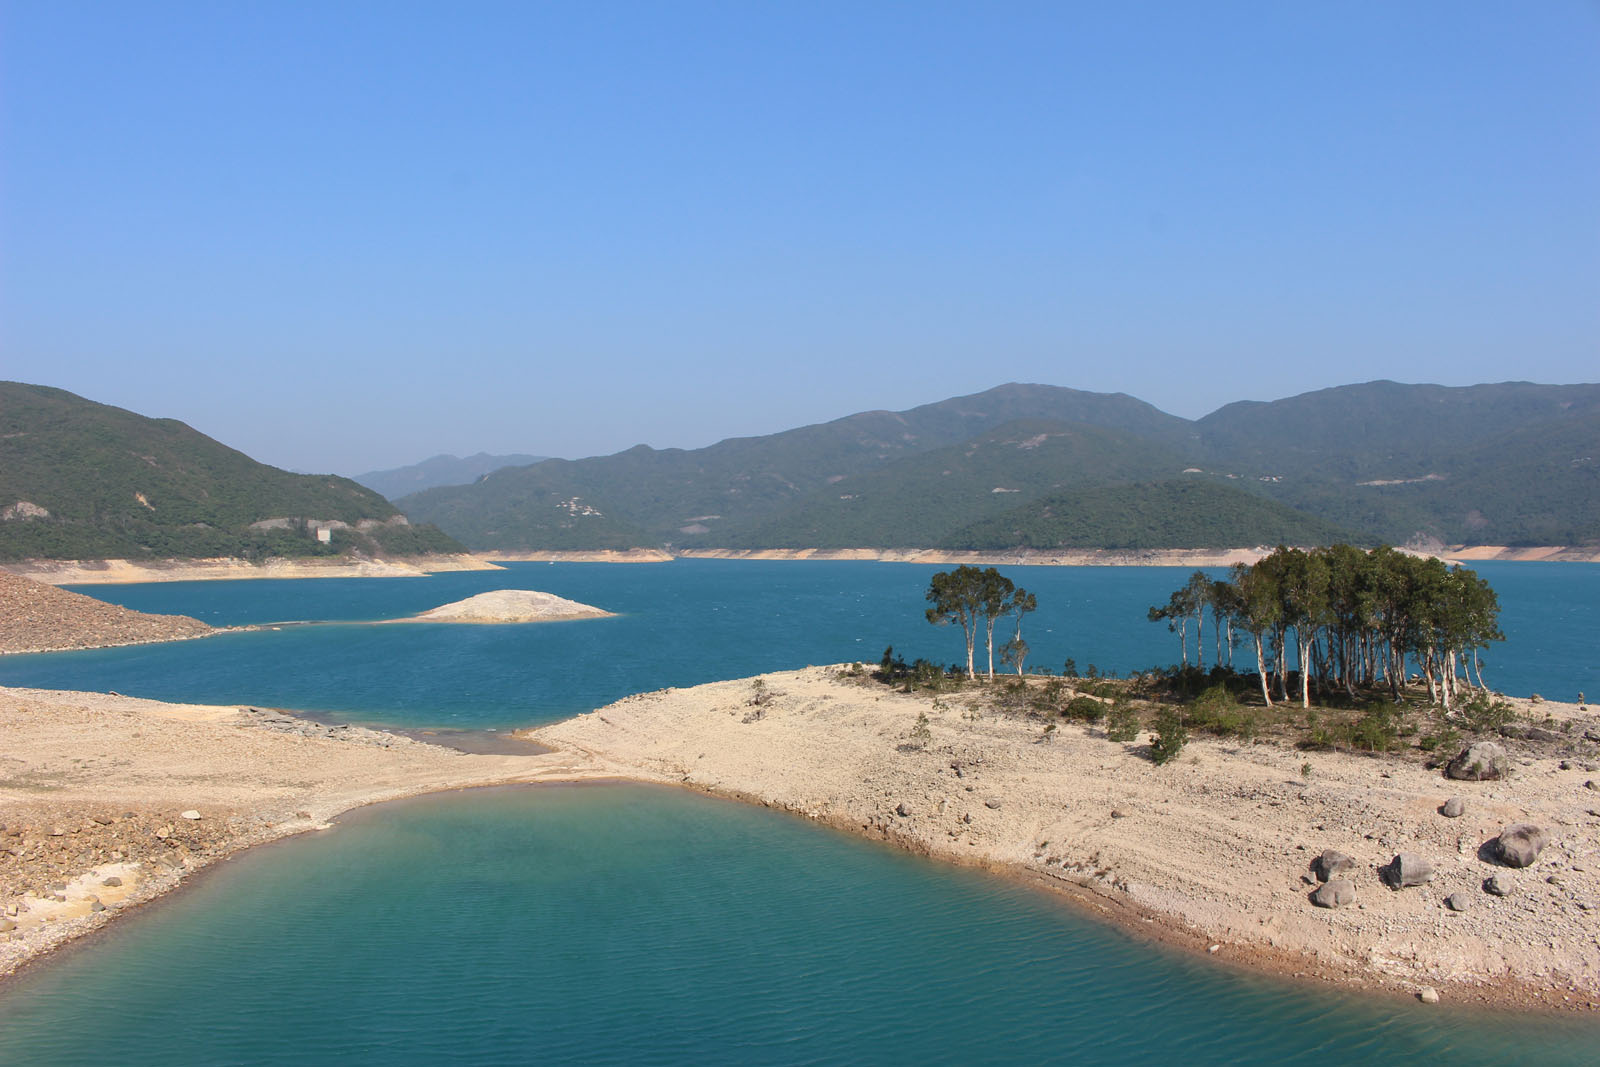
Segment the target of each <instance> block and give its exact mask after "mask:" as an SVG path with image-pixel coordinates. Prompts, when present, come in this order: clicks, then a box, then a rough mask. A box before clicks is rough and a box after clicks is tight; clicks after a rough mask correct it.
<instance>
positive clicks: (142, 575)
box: [0, 545, 1600, 585]
mask: <svg viewBox="0 0 1600 1067" xmlns="http://www.w3.org/2000/svg"><path fill="white" fill-rule="evenodd" d="M1273 547H1274V546H1270V545H1257V546H1254V547H1249V548H1245V547H1239V548H1163V549H1137V550H1124V549H1109V548H1096V549H1072V550H1061V551H1044V550H1038V549H1015V550H1011V551H1006V552H988V551H983V552H979V551H953V550H950V549H941V548H762V549H735V548H683V549H676V550H673V551H667V550H665V549H656V548H630V549H593V550H589V549H582V550H568V549H551V550H549V551H533V550H529V551H488V552H470V553H464V554H457V555H448V556H418V557H410V558H405V559H390V560H347V559H329V558H314V559H270V560H265V561H262V562H251V561H249V560H243V559H203V560H152V561H136V560H120V559H112V560H39V559H34V560H13V561H11V562H9V563H4V564H0V570H6V571H10V572H11V573H13V574H19V575H22V576H23V577H26V578H32V579H33V580H34V581H39V582H46V583H48V584H50V585H129V584H134V583H141V582H196V581H234V580H239V579H249V578H417V577H423V576H426V575H429V574H443V573H449V572H454V571H486V570H500V569H502V568H501V567H500V564H502V563H671V562H672V561H673V560H675V559H731V560H767V561H808V560H822V561H828V560H836V561H860V562H876V563H924V564H935V565H940V566H945V565H951V564H971V565H974V566H983V567H991V566H1001V567H1003V566H1021V567H1231V566H1233V565H1234V564H1236V563H1245V564H1252V563H1255V562H1256V561H1258V560H1260V559H1261V558H1262V557H1263V556H1265V555H1267V554H1268V553H1270V552H1271V551H1272V548H1273ZM1405 551H1408V552H1412V553H1414V554H1416V555H1432V556H1437V557H1438V558H1440V559H1442V560H1444V561H1445V562H1447V563H1477V562H1489V561H1493V562H1500V563H1600V548H1593V547H1585V546H1571V545H1543V546H1523V547H1512V546H1506V545H1469V546H1462V545H1454V546H1450V545H1447V546H1441V547H1439V548H1438V549H1436V550H1433V551H1422V550H1417V549H1406V550H1405Z"/></svg>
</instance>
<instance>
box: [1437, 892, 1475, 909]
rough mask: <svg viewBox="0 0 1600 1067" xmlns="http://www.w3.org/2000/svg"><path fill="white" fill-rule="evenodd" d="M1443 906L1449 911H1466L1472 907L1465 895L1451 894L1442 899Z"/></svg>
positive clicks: (1469, 899)
mask: <svg viewBox="0 0 1600 1067" xmlns="http://www.w3.org/2000/svg"><path fill="white" fill-rule="evenodd" d="M1444 906H1445V907H1447V908H1449V909H1450V910H1451V911H1466V910H1467V909H1468V908H1469V907H1471V906H1472V900H1471V898H1470V897H1468V896H1467V895H1466V894H1465V893H1451V894H1450V895H1449V896H1447V897H1445V898H1444Z"/></svg>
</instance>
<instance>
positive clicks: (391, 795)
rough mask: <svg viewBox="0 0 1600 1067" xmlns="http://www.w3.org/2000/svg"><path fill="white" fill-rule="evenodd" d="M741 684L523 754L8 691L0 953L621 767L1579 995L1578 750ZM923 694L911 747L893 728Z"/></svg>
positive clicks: (1451, 989)
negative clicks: (1387, 742) (299, 839)
mask: <svg viewBox="0 0 1600 1067" xmlns="http://www.w3.org/2000/svg"><path fill="white" fill-rule="evenodd" d="M763 686H764V689H765V691H766V693H767V694H768V698H767V699H764V700H762V701H760V702H753V701H754V700H755V693H756V689H755V684H754V680H753V679H741V680H737V681H729V682H718V683H711V684H708V685H702V686H696V687H693V688H690V689H682V690H664V691H660V692H656V693H648V694H641V695H638V696H633V697H629V698H627V699H625V700H622V701H619V702H617V703H615V704H612V705H609V706H607V707H604V708H601V709H598V710H597V711H594V712H591V713H589V714H586V715H582V716H578V717H576V718H574V719H570V720H567V721H565V722H561V723H556V724H553V725H550V726H546V727H541V728H537V729H531V730H526V731H519V733H518V736H521V737H526V738H528V739H531V740H533V741H536V742H538V743H539V744H541V745H544V746H547V747H548V749H549V750H550V751H548V752H545V753H541V754H537V755H520V754H519V755H506V754H496V755H467V754H464V753H462V752H458V751H454V750H451V749H446V748H442V747H439V746H436V745H432V744H425V743H419V742H417V741H415V740H413V739H412V738H409V737H405V736H401V735H397V734H392V733H386V732H383V731H373V730H366V729H363V728H359V727H346V726H338V725H333V726H329V725H325V724H319V723H315V722H312V721H310V720H306V719H302V718H298V717H296V716H294V715H292V714H289V713H284V712H277V711H262V710H260V709H248V708H238V707H222V706H218V707H211V706H199V705H177V704H168V703H162V702H159V701H149V700H139V699H135V698H129V697H119V696H112V695H103V694H90V693H72V692H57V691H41V690H25V689H0V975H4V974H6V973H9V972H11V971H14V970H15V969H16V968H18V967H19V966H21V965H22V964H24V963H25V962H27V961H29V960H31V959H38V958H41V957H43V956H45V955H46V954H48V953H49V952H50V951H52V950H53V949H54V948H55V947H57V946H59V945H61V944H64V943H66V942H68V941H70V940H72V939H74V938H77V937H80V936H82V935H84V934H87V933H90V932H92V931H93V930H95V929H98V928H100V927H101V926H103V925H105V923H106V922H108V921H109V920H110V919H111V918H113V917H115V916H116V915H118V914H120V913H122V912H124V911H126V910H127V909H128V908H130V907H133V906H135V905H137V904H139V903H142V902H144V901H148V900H151V899H154V898H156V897H158V896H160V895H162V894H165V893H167V892H169V891H170V890H172V889H174V888H177V887H178V886H180V885H182V884H183V882H184V880H185V878H186V877H187V876H188V875H190V874H192V873H193V872H195V871H198V870H201V869H204V868H205V867H207V866H209V865H210V864H211V863H214V862H216V861H217V860H219V859H222V858H224V857H226V856H228V855H231V854H233V853H235V852H237V851H239V850H241V849H243V848H247V847H249V846H251V845H254V844H259V843H263V842H266V841H272V840H277V839H280V838H283V837H287V836H291V835H293V834H297V833H301V832H305V831H308V830H316V829H323V828H326V826H327V825H328V821H329V820H330V819H332V818H334V817H335V816H336V815H338V814H340V813H341V812H345V811H349V810H351V809H353V808H357V807H361V806H364V805H367V804H374V803H381V802H384V801H387V800H394V799H399V798H403V797H412V796H417V795H420V794H424V793H430V792H438V791H446V790H454V789H461V788H468V787H474V786H486V785H512V784H528V783H541V782H575V781H592V780H603V779H632V780H636V781H643V782H650V783H657V784H664V785H672V786H677V787H681V788H690V789H695V790H698V791H702V792H705V793H708V794H711V795H716V796H721V797H725V798H729V799H735V800H740V801H745V802H750V803H757V804H762V805H765V806H769V807H773V808H777V809H780V810H784V811H789V812H793V813H795V814H797V815H799V816H802V817H805V818H808V819H812V820H815V821H819V822H822V823H824V824H826V825H829V826H832V827H836V828H838V829H841V830H844V831H847V832H850V833H853V834H858V835H863V836H866V837H869V838H872V839H875V840H879V841H883V842H885V843H888V844H892V845H895V846H897V847H901V848H905V849H909V850H911V851H914V852H917V853H920V854H924V855H927V856H930V857H933V858H936V859H940V860H944V861H949V862H956V863H961V864H964V865H970V866H978V867H983V868H986V869H989V870H991V871H994V872H996V873H1000V874H1002V875H1006V876H1011V877H1017V878H1021V879H1025V880H1028V881H1031V882H1034V883H1036V884H1039V885H1041V886H1044V887H1047V888H1049V889H1052V890H1055V891H1057V892H1059V893H1062V894H1063V895H1064V896H1066V897H1067V898H1068V899H1070V900H1072V901H1074V902H1076V903H1077V904H1078V905H1080V906H1081V907H1082V908H1083V909H1084V910H1086V911H1088V912H1090V913H1092V914H1094V915H1096V916H1098V917H1100V918H1103V919H1106V920H1108V921H1114V922H1117V923H1119V924H1121V925H1125V926H1127V927H1128V928H1130V929H1131V930H1133V931H1135V932H1136V933H1137V934H1139V935H1140V936H1143V937H1147V938H1152V939H1155V940H1159V941H1162V942H1166V943H1169V944H1173V945H1177V946H1180V947H1183V948H1187V949H1191V950H1194V951H1197V952H1202V953H1208V958H1210V959H1214V960H1215V961H1216V962H1217V963H1218V964H1219V965H1228V966H1235V967H1243V968H1248V969H1251V970H1256V971H1266V972H1269V973H1274V974H1279V975H1282V976H1285V977H1297V978H1312V979H1319V980H1325V981H1331V982H1335V983H1338V984H1340V985H1342V986H1345V987H1349V988H1354V989H1361V990H1366V991H1378V992H1384V991H1387V992H1393V993H1401V994H1405V995H1414V994H1415V993H1416V992H1417V991H1418V990H1419V989H1421V988H1423V987H1425V986H1426V987H1433V988H1435V989H1438V990H1440V991H1441V992H1442V995H1443V997H1444V998H1445V999H1447V1000H1450V1001H1453V1002H1483V1003H1487V1004H1492V1005H1497V1006H1506V1007H1517V1008H1526V1007H1530V1006H1541V1007H1546V1008H1553V1009H1560V1010H1578V1011H1592V1010H1595V1009H1596V1006H1597V1004H1600V838H1597V836H1596V831H1597V829H1600V792H1597V790H1596V788H1595V787H1592V786H1587V785H1586V783H1588V782H1590V781H1593V780H1594V779H1595V778H1597V777H1600V772H1597V770H1596V767H1595V765H1594V764H1593V763H1589V764H1587V765H1586V764H1585V763H1584V762H1583V761H1582V758H1581V757H1580V758H1578V759H1567V760H1565V761H1563V760H1560V759H1557V758H1556V757H1555V756H1553V755H1551V754H1550V752H1548V751H1538V750H1533V749H1529V750H1526V751H1521V752H1518V751H1516V749H1515V745H1514V744H1513V745H1511V747H1512V748H1513V753H1514V755H1515V756H1516V763H1517V768H1516V773H1515V774H1514V776H1513V777H1512V778H1511V779H1509V780H1507V781H1504V782H1484V783H1472V782H1452V781H1448V780H1445V779H1444V778H1442V776H1441V775H1440V774H1439V772H1438V771H1436V770H1428V769H1425V768H1423V767H1422V766H1421V765H1420V764H1418V763H1416V762H1414V761H1407V760H1403V759H1388V758H1386V759H1377V758H1373V757H1369V756H1363V755H1352V754H1343V753H1331V752H1314V753H1305V752H1300V751H1296V750H1294V749H1289V748H1285V747H1280V746H1276V745H1273V744H1267V743H1262V744H1240V743H1237V742H1221V741H1217V740H1215V739H1210V738H1203V737H1202V738H1196V739H1194V740H1192V741H1191V743H1190V745H1189V747H1188V748H1187V749H1185V751H1184V753H1183V755H1182V757H1181V759H1180V760H1179V761H1178V763H1176V764H1174V765H1171V766H1168V767H1157V766H1155V765H1153V764H1151V763H1150V762H1149V761H1148V760H1147V759H1145V758H1144V757H1143V755H1142V754H1141V749H1142V745H1140V744H1126V745H1125V744H1118V743H1113V742H1110V741H1108V740H1106V739H1105V738H1104V736H1103V735H1102V734H1101V733H1100V731H1098V730H1097V729H1093V728H1086V727H1081V726H1078V725H1075V724H1072V723H1068V722H1066V721H1064V720H1059V721H1058V722H1057V730H1056V731H1054V732H1053V733H1052V740H1050V741H1048V742H1046V741H1044V740H1043V720H1038V721H1034V720H1032V719H1030V718H1028V717H1026V716H997V715H995V714H992V713H977V712H974V711H973V710H971V708H969V707H968V705H967V703H966V702H964V701H963V699H962V697H961V696H960V695H951V696H950V697H948V698H947V699H946V700H943V701H940V702H938V703H935V701H934V699H933V698H932V697H930V696H928V695H926V694H904V693H900V692H896V691H892V690H889V689H887V688H885V687H881V686H877V685H874V684H864V683H862V682H860V681H858V680H855V679H850V678H846V677H842V676H841V674H840V671H839V669H838V668H807V669H806V670H802V671H792V672H784V673H778V674H772V675H768V676H766V677H765V679H764V680H763ZM1523 707H1524V708H1525V709H1526V708H1527V707H1528V705H1526V704H1524V705H1523ZM1539 710H1540V712H1541V713H1543V712H1545V711H1553V712H1554V713H1555V714H1556V716H1557V718H1558V720H1559V719H1561V718H1566V717H1571V716H1573V715H1576V714H1579V713H1578V711H1577V709H1576V708H1574V707H1571V706H1562V705H1554V704H1550V703H1546V704H1542V705H1540V706H1539ZM919 713H923V714H926V715H927V716H928V720H929V722H928V725H929V732H930V737H929V739H928V740H927V741H926V742H925V743H918V742H916V741H915V740H914V739H913V737H912V729H913V726H914V724H915V721H916V718H917V715H918V714H919ZM1582 714H1583V715H1587V714H1588V713H1587V712H1584V713H1582ZM1585 721H1587V720H1585ZM1581 729H1582V727H1580V730H1581ZM1576 736H1577V738H1578V740H1579V742H1580V743H1581V741H1582V733H1581V732H1580V733H1579V734H1577V735H1576ZM1588 747H1589V748H1593V745H1589V746H1588ZM1451 796H1461V797H1464V798H1465V800H1466V802H1467V811H1466V814H1465V815H1464V816H1462V817H1461V818H1457V819H1446V818H1444V817H1443V816H1442V815H1441V814H1440V813H1439V810H1438V809H1439V806H1440V805H1441V804H1443V802H1444V801H1445V799H1447V798H1448V797H1451ZM186 813H187V814H192V815H198V816H199V818H186V817H185V816H186ZM1518 821H1534V822H1537V823H1539V824H1541V825H1543V826H1546V827H1547V828H1548V829H1549V830H1550V831H1551V838H1552V840H1551V844H1550V845H1549V846H1547V848H1546V849H1545V851H1544V853H1543V854H1542V855H1541V857H1540V859H1539V861H1538V863H1537V864H1536V865H1535V866H1533V867H1530V868H1528V869H1526V870H1510V869H1508V868H1502V867H1496V866H1491V865H1490V864H1488V863H1486V862H1485V861H1484V860H1482V859H1481V858H1480V856H1479V850H1480V848H1481V846H1482V844H1483V843H1484V842H1485V841H1486V840H1488V839H1489V838H1492V837H1493V836H1494V835H1495V834H1497V833H1498V832H1499V830H1500V829H1501V828H1502V827H1503V826H1505V825H1507V824H1509V823H1512V822H1518ZM1325 848H1336V849H1339V850H1340V851H1343V852H1346V853H1348V854H1350V855H1351V856H1353V857H1355V858H1356V860H1357V861H1358V870H1357V872H1356V874H1355V876H1354V877H1355V880H1356V884H1357V890H1356V892H1357V904H1356V905H1354V906H1351V907H1346V908H1342V909H1338V910H1324V909H1320V908H1314V907H1312V906H1311V905H1310V903H1309V901H1308V894H1309V892H1310V889H1311V882H1310V881H1309V870H1308V864H1309V862H1310V860H1311V859H1312V858H1313V857H1314V856H1316V855H1317V854H1319V853H1320V852H1321V851H1322V850H1323V849H1325ZM1400 851H1414V852H1418V853H1420V854H1422V855H1424V856H1426V857H1427V858H1429V859H1430V860H1431V861H1432V862H1433V863H1434V864H1435V865H1436V866H1437V867H1438V870H1439V874H1438V876H1437V878H1436V879H1435V880H1434V882H1433V883H1432V884H1430V885H1426V886H1421V887H1417V888H1411V889H1406V890H1400V891H1393V890H1390V889H1387V888H1385V887H1384V886H1382V885H1381V884H1380V882H1379V881H1378V878H1377V874H1376V870H1375V869H1376V867H1378V866H1379V865H1382V864H1385V863H1387V862H1388V861H1389V859H1390V858H1391V857H1392V856H1393V855H1394V854H1395V853H1396V852H1400ZM1491 874H1503V875H1506V876H1508V877H1509V878H1510V879H1511V880H1512V882H1513V886H1514V887H1513V891H1512V894H1511V895H1510V896H1508V897H1506V898H1503V899H1502V898H1498V897H1491V896H1489V895H1488V894H1486V893H1484V892H1483V891H1482V888H1481V883H1482V882H1483V880H1484V879H1485V878H1487V877H1488V876H1489V875H1491ZM113 883H120V884H113ZM1451 893H1464V894H1467V895H1468V897H1469V898H1470V902H1471V903H1470V907H1469V908H1468V910H1467V911H1465V912H1462V913H1457V912H1453V911H1449V910H1447V909H1445V907H1444V906H1443V904H1442V901H1443V899H1444V897H1445V896H1446V895H1448V894H1451ZM97 902H98V904H99V905H100V907H103V908H104V910H96V903H97ZM8 925H9V927H10V928H7V927H8ZM1212 946H1216V947H1215V948H1213V947H1212Z"/></svg>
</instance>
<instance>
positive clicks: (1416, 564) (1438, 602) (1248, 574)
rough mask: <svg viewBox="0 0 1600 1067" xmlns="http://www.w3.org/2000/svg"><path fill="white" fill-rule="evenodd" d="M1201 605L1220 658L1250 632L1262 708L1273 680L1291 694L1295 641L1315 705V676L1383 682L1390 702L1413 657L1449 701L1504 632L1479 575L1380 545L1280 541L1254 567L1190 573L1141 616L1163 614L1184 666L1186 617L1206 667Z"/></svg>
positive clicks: (1282, 694) (1323, 684)
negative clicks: (1221, 575)
mask: <svg viewBox="0 0 1600 1067" xmlns="http://www.w3.org/2000/svg"><path fill="white" fill-rule="evenodd" d="M1208 614H1209V615H1210V616H1211V618H1212V626H1213V633H1214V635H1215V643H1216V662H1217V663H1218V664H1219V665H1220V664H1221V662H1222V656H1223V653H1224V649H1226V653H1227V656H1228V666H1229V667H1230V668H1231V667H1232V666H1233V648H1234V644H1235V636H1236V634H1237V633H1239V632H1241V631H1242V632H1243V633H1245V634H1249V635H1250V636H1251V637H1252V638H1254V644H1255V651H1256V669H1257V672H1258V673H1259V675H1260V679H1261V695H1262V697H1263V698H1264V699H1265V700H1266V702H1267V705H1268V706H1269V707H1270V706H1271V705H1272V688H1273V685H1274V683H1275V684H1276V688H1277V690H1278V698H1279V699H1280V700H1282V701H1285V702H1287V701H1288V700H1289V691H1288V676H1289V669H1288V653H1289V649H1290V648H1291V647H1292V648H1293V649H1294V652H1295V656H1296V662H1297V664H1298V666H1299V669H1300V670H1299V674H1300V678H1299V682H1300V685H1299V688H1300V701H1301V703H1302V705H1303V706H1305V707H1310V706H1311V689H1312V687H1313V686H1314V685H1315V686H1317V687H1318V688H1320V689H1322V690H1323V691H1325V692H1326V691H1332V690H1333V689H1334V688H1335V687H1342V688H1343V689H1344V690H1345V691H1346V692H1347V693H1348V694H1349V696H1350V697H1351V698H1352V699H1353V698H1355V696H1356V690H1357V688H1358V687H1373V686H1376V685H1379V684H1386V685H1387V686H1388V688H1389V691H1390V694H1391V695H1392V696H1393V697H1394V698H1395V699H1397V700H1398V699H1399V697H1400V690H1401V687H1402V686H1403V685H1404V684H1405V679H1406V672H1407V669H1408V665H1409V664H1412V663H1414V664H1415V665H1416V667H1417V670H1418V673H1420V674H1421V675H1422V676H1423V677H1424V678H1426V679H1427V683H1428V695H1429V697H1430V699H1432V700H1433V701H1434V702H1436V703H1440V704H1442V705H1443V706H1444V708H1445V709H1446V711H1448V710H1450V709H1451V707H1452V706H1453V704H1454V703H1455V701H1456V699H1457V698H1458V696H1459V694H1460V692H1461V690H1462V689H1463V688H1469V689H1470V688H1472V687H1473V684H1474V678H1475V679H1476V685H1477V687H1479V688H1484V685H1483V673H1482V670H1481V665H1480V663H1479V660H1478V653H1479V651H1481V650H1482V649H1484V648H1486V647H1488V644H1489V642H1491V641H1502V640H1504V639H1505V635H1504V634H1503V633H1501V632H1500V628H1499V614H1500V604H1499V601H1498V600H1497V599H1496V597H1495V594H1494V590H1493V589H1491V588H1490V587H1489V585H1488V583H1487V582H1485V581H1484V580H1483V579H1482V578H1480V577H1478V575H1477V574H1476V573H1474V572H1473V571H1470V570H1467V569H1465V568H1463V567H1447V566H1445V564H1444V563H1443V562H1442V561H1441V560H1438V559H1432V558H1427V559H1424V558H1419V557H1416V556H1409V555H1406V554H1405V553H1402V552H1397V551H1395V550H1394V549H1392V548H1389V547H1388V546H1381V547H1379V548H1375V549H1373V550H1371V551H1362V550H1361V549H1359V548H1354V547H1352V546H1350V545H1333V546H1331V547H1328V548H1318V549H1312V550H1310V551H1303V550H1301V549H1296V548H1284V547H1282V546H1279V547H1278V549H1277V550H1276V551H1274V552H1273V553H1272V554H1271V555H1269V556H1266V557H1265V558H1263V559H1261V560H1260V561H1258V562H1257V563H1255V564H1254V565H1253V566H1252V565H1245V564H1240V565H1238V566H1236V567H1234V568H1233V570H1232V571H1231V573H1230V574H1229V576H1228V579H1227V580H1223V581H1217V580H1213V579H1211V578H1209V577H1208V576H1207V575H1206V574H1205V573H1204V572H1202V571H1195V572H1194V574H1192V575H1191V576H1190V577H1189V580H1188V582H1186V583H1185V584H1184V585H1183V587H1182V588H1180V589H1177V590H1175V591H1174V592H1173V593H1172V595H1171V597H1170V598H1169V600H1168V601H1167V603H1166V604H1162V605H1157V606H1155V607H1152V608H1151V609H1150V611H1149V618H1150V619H1151V621H1160V620H1165V621H1166V622H1167V625H1168V627H1169V628H1170V629H1171V630H1172V631H1173V632H1174V633H1176V634H1177V635H1178V639H1179V641H1180V642H1181V643H1182V646H1183V651H1182V657H1183V663H1184V666H1188V663H1189V639H1188V635H1189V627H1190V623H1191V622H1192V623H1193V625H1194V629H1195V646H1196V649H1195V650H1196V659H1197V664H1198V666H1200V667H1201V668H1202V669H1203V668H1204V667H1205V623H1206V616H1207V615H1208ZM1291 642H1292V644H1291Z"/></svg>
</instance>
